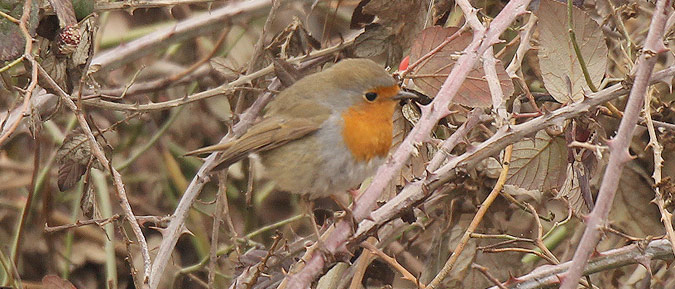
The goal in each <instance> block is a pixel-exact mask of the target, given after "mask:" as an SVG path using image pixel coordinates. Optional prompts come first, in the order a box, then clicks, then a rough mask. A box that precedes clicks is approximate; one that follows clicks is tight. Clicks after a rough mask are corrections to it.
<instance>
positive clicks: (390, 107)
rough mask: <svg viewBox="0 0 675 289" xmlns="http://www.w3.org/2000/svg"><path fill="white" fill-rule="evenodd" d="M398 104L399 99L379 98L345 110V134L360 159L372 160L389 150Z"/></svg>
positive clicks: (343, 132)
mask: <svg viewBox="0 0 675 289" xmlns="http://www.w3.org/2000/svg"><path fill="white" fill-rule="evenodd" d="M395 107H396V101H391V100H384V101H376V102H373V103H363V104H360V105H358V106H356V107H352V108H350V109H348V110H347V111H345V112H344V113H343V114H342V118H343V120H344V128H343V130H342V136H343V138H344V141H345V144H346V145H347V148H349V150H350V151H351V153H352V155H353V156H354V158H355V159H356V160H358V161H369V160H370V159H372V158H373V157H376V156H377V157H385V156H386V155H387V153H389V148H390V147H391V141H392V129H393V128H392V115H393V113H394V109H395Z"/></svg>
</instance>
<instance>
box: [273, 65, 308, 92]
mask: <svg viewBox="0 0 675 289" xmlns="http://www.w3.org/2000/svg"><path fill="white" fill-rule="evenodd" d="M272 63H273V64H274V74H276V76H277V78H279V81H281V84H283V85H284V86H285V87H289V86H291V85H292V84H293V83H295V82H296V81H298V79H300V78H302V74H301V73H300V71H298V69H296V68H295V67H294V66H293V65H292V64H290V63H288V62H287V61H285V60H283V59H278V58H274V59H272Z"/></svg>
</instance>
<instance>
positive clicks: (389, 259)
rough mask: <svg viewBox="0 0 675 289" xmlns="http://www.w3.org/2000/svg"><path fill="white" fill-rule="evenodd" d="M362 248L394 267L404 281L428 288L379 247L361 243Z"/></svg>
mask: <svg viewBox="0 0 675 289" xmlns="http://www.w3.org/2000/svg"><path fill="white" fill-rule="evenodd" d="M361 246H363V247H364V248H366V249H368V251H370V252H371V253H373V254H375V255H377V256H378V257H380V259H382V260H384V261H385V262H387V263H389V265H390V266H391V267H393V268H394V269H396V270H397V271H398V272H399V273H401V275H403V279H406V280H408V281H410V282H413V283H415V285H416V286H417V288H426V286H424V284H422V283H420V281H419V279H417V277H415V275H413V274H411V273H410V272H408V270H406V269H405V268H403V266H401V264H399V263H398V261H396V259H394V258H392V257H389V256H388V255H387V254H385V253H384V252H382V250H380V249H378V248H377V247H375V246H373V244H370V243H368V242H361Z"/></svg>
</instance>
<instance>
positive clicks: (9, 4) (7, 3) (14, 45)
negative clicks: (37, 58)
mask: <svg viewBox="0 0 675 289" xmlns="http://www.w3.org/2000/svg"><path fill="white" fill-rule="evenodd" d="M23 3H24V1H19V0H3V1H0V10H2V12H5V13H7V14H9V15H10V16H12V17H14V18H15V19H19V18H21V14H23ZM38 8H39V7H38V1H32V2H31V10H30V17H29V18H28V30H29V32H30V34H31V36H33V35H35V28H36V27H37V25H38V10H39V9H38ZM0 39H2V41H0V61H5V60H13V59H15V58H17V57H19V56H21V55H22V54H23V52H24V47H25V46H26V39H25V38H24V37H23V34H22V33H21V30H20V29H19V25H16V24H15V23H12V22H11V21H9V20H7V19H6V18H5V17H1V16H0Z"/></svg>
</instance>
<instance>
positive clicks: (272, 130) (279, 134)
mask: <svg viewBox="0 0 675 289" xmlns="http://www.w3.org/2000/svg"><path fill="white" fill-rule="evenodd" d="M322 123H323V120H321V119H316V118H284V117H270V118H266V119H263V120H262V121H260V122H259V123H257V124H255V125H254V126H252V127H251V128H250V129H249V130H248V131H247V132H246V133H245V134H244V135H243V136H241V137H240V138H239V139H237V140H234V141H231V142H229V143H224V144H216V145H212V146H208V147H203V148H200V149H197V150H194V151H191V152H188V153H187V154H186V155H200V154H205V153H212V152H215V151H222V152H223V159H222V160H221V161H220V162H221V163H220V164H219V165H218V166H217V167H216V168H225V167H227V166H229V165H231V164H233V163H235V162H237V161H239V160H241V159H243V158H244V157H246V156H247V155H248V154H249V153H252V152H262V151H266V150H270V149H273V148H276V147H279V146H281V145H283V144H285V143H287V142H289V141H292V140H296V139H299V138H301V137H303V136H305V135H308V134H310V133H313V132H315V131H317V130H318V129H319V127H321V124H322Z"/></svg>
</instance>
